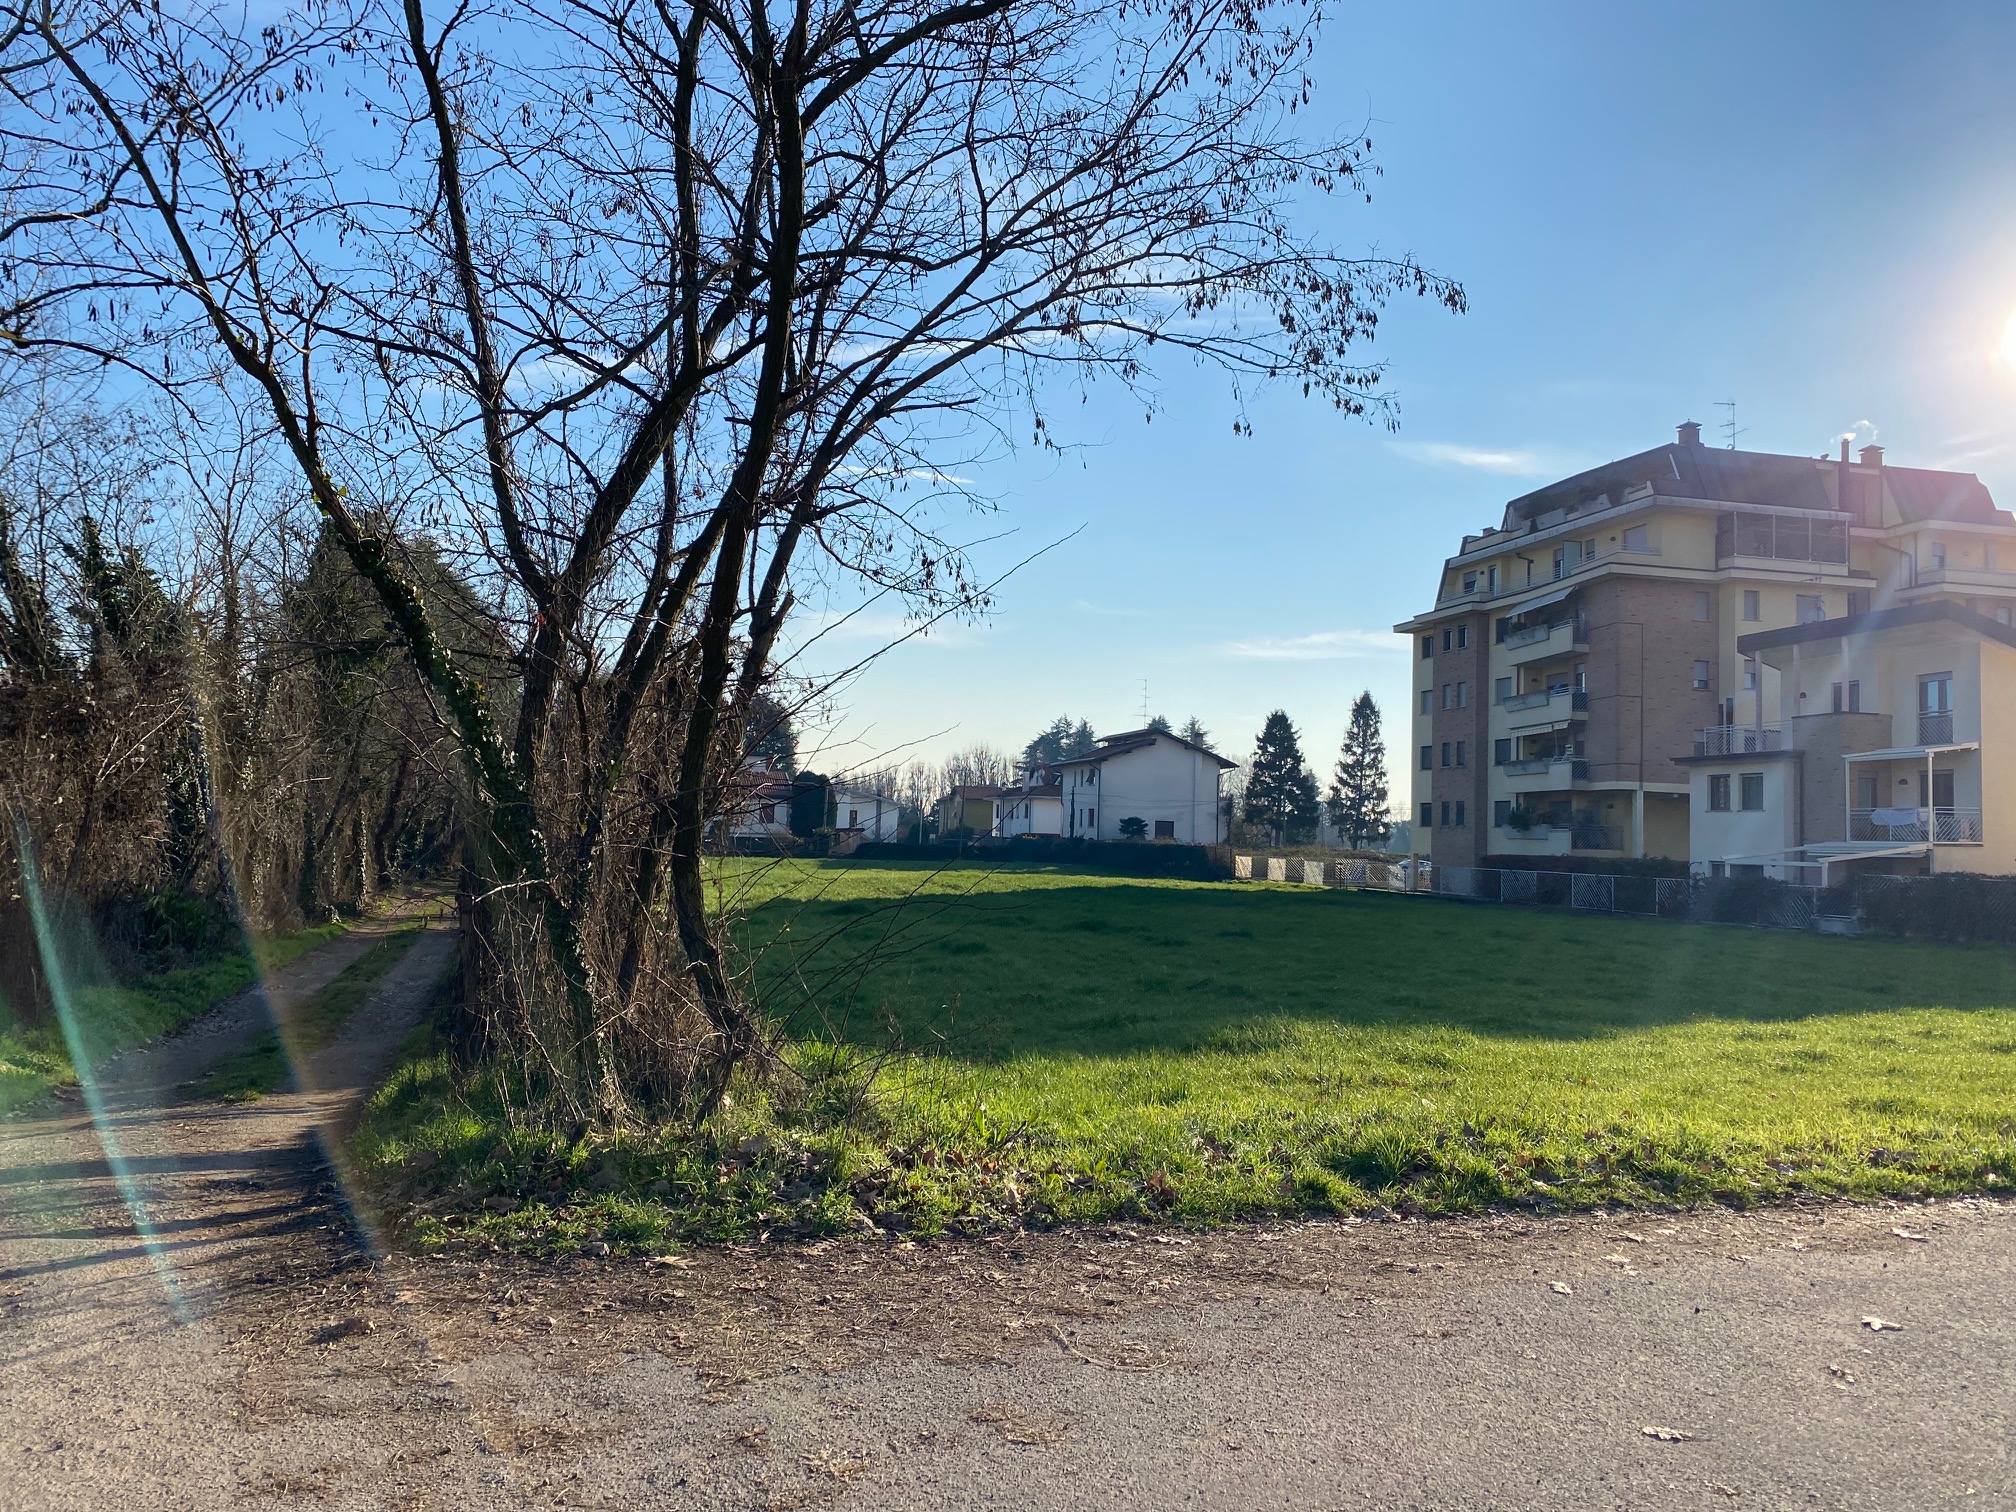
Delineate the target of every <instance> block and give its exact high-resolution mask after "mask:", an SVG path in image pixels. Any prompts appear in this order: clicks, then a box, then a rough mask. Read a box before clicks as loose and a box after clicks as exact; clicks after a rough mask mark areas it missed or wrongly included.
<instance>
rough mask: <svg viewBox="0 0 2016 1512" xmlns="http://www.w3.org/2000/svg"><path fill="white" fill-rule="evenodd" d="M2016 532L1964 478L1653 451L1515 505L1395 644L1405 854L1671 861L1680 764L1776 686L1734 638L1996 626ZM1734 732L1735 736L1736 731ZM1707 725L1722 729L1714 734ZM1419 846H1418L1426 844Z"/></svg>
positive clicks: (1819, 460)
mask: <svg viewBox="0 0 2016 1512" xmlns="http://www.w3.org/2000/svg"><path fill="white" fill-rule="evenodd" d="M2010 569H2016V518H2012V517H2011V516H2010V515H2009V514H2008V513H2007V512H2006V511H2003V510H1999V509H1997V508H1996V507H1995V505H1994V502H1993V501H1992V500H1991V499H1990V498H1989V496H1988V491H1987V490H1986V489H1985V488H1984V487H1983V486H1982V485H1981V483H1980V481H1979V480H1978V479H1976V478H1975V477H1974V476H1973V475H1971V474H1967V473H1951V472H1940V471H1933V470H1929V469H1923V468H1902V467H1895V466H1890V465H1888V464H1886V463H1885V461H1884V458H1883V452H1882V449H1881V448H1880V447H1875V446H1870V447H1865V448H1863V449H1862V451H1861V453H1860V455H1859V457H1858V458H1857V459H1856V460H1854V461H1851V460H1850V459H1849V454H1848V447H1847V444H1846V443H1845V442H1844V443H1843V444H1842V447H1841V452H1840V455H1839V456H1838V457H1832V458H1829V457H1796V456H1786V455H1780V454H1776V453H1767V452H1747V451H1734V450H1719V449H1713V448H1709V447H1707V446H1704V445H1703V444H1702V441H1701V429H1700V427H1699V426H1698V425H1695V424H1692V423H1691V422H1690V423H1689V424H1686V425H1682V426H1681V427H1680V430H1679V437H1678V439H1677V440H1676V441H1675V442H1674V443H1672V444H1671V445H1666V446H1660V447H1655V448H1654V449H1652V450H1651V451H1646V452H1641V453H1639V454H1637V455H1635V456H1631V457H1626V458H1624V459H1623V460H1621V461H1617V462H1612V463H1608V464H1606V465H1605V466H1602V467H1598V468H1592V469H1590V470H1589V471H1587V472H1584V473H1580V474H1577V475H1576V476H1575V477H1572V478H1568V479H1564V480H1562V481H1561V482H1559V483H1553V484H1550V485H1548V486H1547V487H1545V488H1542V489H1538V490H1536V491H1535V492H1533V493H1530V494H1526V495H1524V496H1522V497H1520V498H1517V499H1514V500H1512V501H1511V502H1510V503H1509V504H1507V505H1506V506H1505V510H1504V514H1503V516H1502V518H1501V520H1500V523H1499V524H1498V525H1497V526H1495V527H1492V528H1490V529H1487V530H1485V531H1483V532H1481V533H1479V534H1477V535H1473V536H1466V537H1465V538H1464V540H1463V545H1462V549H1461V550H1460V551H1459V552H1458V553H1457V554H1456V555H1455V556H1453V557H1451V558H1449V559H1448V560H1447V561H1446V562H1445V563H1444V565H1443V572H1442V580H1441V583H1440V585H1439V587H1438V590H1437V596H1436V603H1435V606H1434V608H1432V609H1430V610H1428V611H1426V612H1425V613H1422V614H1420V615H1417V616H1415V617H1414V618H1413V619H1411V620H1408V621H1406V622H1404V623H1402V624H1400V625H1397V626H1395V627H1394V628H1395V629H1396V630H1397V631H1399V632H1400V633H1402V634H1405V635H1407V636H1409V637H1410V649H1411V654H1412V661H1413V666H1414V679H1413V682H1414V687H1413V707H1412V711H1411V712H1412V716H1413V737H1414V738H1413V741H1412V749H1411V750H1410V752H1409V754H1410V755H1411V756H1412V757H1413V758H1414V760H1413V761H1412V762H1410V765H1412V766H1413V767H1414V768H1415V773H1414V800H1415V801H1414V806H1413V811H1412V814H1411V817H1412V818H1413V820H1414V821H1415V826H1416V828H1415V831H1414V843H1415V846H1416V848H1425V849H1426V850H1427V851H1428V852H1429V854H1431V855H1432V856H1433V858H1434V859H1435V860H1436V861H1437V862H1438V863H1442V864H1457V865H1462V864H1473V863H1475V862H1476V861H1477V860H1479V859H1480V858H1481V857H1483V856H1486V855H1499V856H1546V855H1570V854H1575V855H1587V856H1666V857H1673V858H1681V857H1688V856H1690V855H1691V854H1692V841H1691V838H1690V827H1689V826H1690V808H1691V803H1692V796H1691V795H1692V789H1693V784H1694V777H1695V775H1697V774H1695V773H1692V772H1690V770H1689V768H1690V766H1692V765H1693V763H1692V761H1691V759H1690V758H1691V757H1692V756H1693V754H1694V753H1695V752H1697V751H1698V750H1701V749H1702V748H1703V747H1704V746H1706V747H1708V748H1713V747H1714V746H1715V744H1716V742H1717V741H1721V742H1723V743H1724V745H1725V746H1726V744H1727V742H1729V741H1731V740H1734V741H1736V742H1737V749H1739V750H1740V749H1741V741H1742V739H1743V737H1742V735H1741V734H1740V733H1735V734H1732V733H1731V732H1740V731H1741V729H1742V727H1743V726H1744V724H1745V723H1746V721H1749V716H1748V715H1747V714H1746V713H1744V712H1741V711H1743V710H1744V709H1746V708H1747V707H1749V706H1753V705H1754V704H1755V703H1756V702H1757V701H1758V700H1760V699H1761V700H1762V702H1763V705H1764V706H1765V707H1766V708H1776V707H1778V704H1779V701H1780V699H1781V696H1782V686H1781V680H1782V677H1783V675H1784V674H1783V673H1782V672H1781V670H1780V669H1779V667H1778V666H1777V665H1776V663H1775V661H1774V660H1773V659H1772V658H1769V657H1760V656H1757V655H1755V654H1753V653H1751V652H1746V651H1745V650H1743V649H1742V648H1741V646H1740V644H1739V643H1740V642H1742V641H1744V639H1745V638H1746V637H1755V636H1760V635H1763V634H1766V633H1768V632H1771V631H1774V630H1782V629H1788V628H1792V627H1796V626H1802V625H1810V624H1816V623H1820V622H1824V621H1828V620H1835V619H1844V618H1849V617H1852V616H1855V615H1861V614H1866V613H1868V612H1870V611H1871V609H1872V608H1889V607H1896V606H1902V605H1908V604H1917V603H1924V602H1928V601H1944V602H1953V603H1958V604H1960V605H1962V606H1963V607H1966V608H1968V609H1970V610H1971V611H1972V612H1974V613H1976V614H1979V615H1981V616H1983V617H1985V618H1987V619H1989V620H1991V621H1994V622H1998V623H2003V624H2007V623H2008V622H2009V619H2010V614H2011V610H2012V608H2016V570H2010ZM1749 722H1753V723H1754V721H1749ZM1717 731H1719V732H1721V733H1720V734H1719V735H1718V734H1716V733H1714V732H1717ZM1423 842H1426V845H1425V847H1424V846H1423Z"/></svg>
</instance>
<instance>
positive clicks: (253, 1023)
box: [0, 921, 2016, 1512]
mask: <svg viewBox="0 0 2016 1512" xmlns="http://www.w3.org/2000/svg"><path fill="white" fill-rule="evenodd" d="M388 927H390V926H389V923H387V922H385V921H380V922H377V923H374V924H373V925H371V926H369V927H368V928H367V930H366V931H364V932H363V934H362V935H359V936H353V937H350V938H346V939H344V940H342V941H339V942H336V943H335V944H332V945H330V946H328V947H325V948H324V950H323V951H320V952H317V953H315V954H314V955H312V956H310V957H306V958H304V959H303V960H301V961H299V962H296V963H294V964H293V965H292V966H291V967H289V968H287V969H286V970H285V971H283V972H281V973H279V974H278V976H277V978H276V980H275V981H274V982H273V983H272V984H270V986H271V998H272V1002H273V1004H274V1011H277V1012H279V1013H281V1014H283V1015H284V1013H285V1011H286V1005H287V1003H288V1002H290V1001H299V1000H301V999H302V998H303V997H305V996H306V995H308V994H310V993H312V992H313V991H314V990H315V988H316V986H319V985H320V984H321V983H323V982H326V981H328V980H329V979H331V978H332V977H333V976H334V975H335V974H336V972H337V971H340V970H341V968H342V965H343V964H347V962H348V961H349V960H352V959H355V957H356V955H358V954H361V952H362V951H363V950H364V949H367V948H368V947H369V944H370V942H371V936H372V935H373V934H374V933H378V932H382V931H383V930H384V929H386V928H388ZM451 950H452V939H451V937H450V936H449V934H448V933H447V932H446V931H445V930H443V929H441V928H439V927H436V928H432V929H430V930H429V931H428V932H426V933H425V934H423V935H422V936H421V937H420V939H419V941H418V943H417V944H416V945H415V946H414V947H413V948H412V950H411V951H409V952H408V954H407V955H406V956H405V957H404V958H403V959H402V960H401V961H400V962H399V964H398V965H396V966H395V967H394V968H393V969H392V970H391V971H390V972H389V973H388V974H387V975H386V977H385V978H383V979H382V981H381V982H380V984H379V987H378V990H377V992H376V993H375V994H374V995H373V997H372V998H371V999H370V1000H369V1001H368V1002H367V1003H366V1004H365V1005H364V1007H363V1008H361V1009H360V1010H359V1012H358V1014H357V1015H356V1017H355V1018H354V1019H353V1020H352V1022H351V1024H350V1026H349V1028H348V1029H347V1030H346V1032H345V1034H344V1035H343V1036H342V1037H341V1038H340V1039H339V1040H338V1041H337V1042H336V1043H335V1044H333V1045H331V1046H330V1047H329V1049H328V1050H327V1051H325V1052H323V1053H322V1054H321V1055H319V1056H317V1057H316V1058H315V1059H314V1060H313V1062H312V1063H311V1065H310V1066H309V1067H308V1068H306V1069H305V1071H304V1074H303V1076H302V1080H303V1082H304V1085H305V1088H306V1090H303V1091H300V1092H296V1093H289V1094H284V1095H280V1096H275V1097H270V1098H267V1099H264V1100H262V1101H260V1102H257V1103H253V1104H250V1105H245V1106H240V1107H217V1106H205V1105H195V1104H190V1103H187V1102H184V1101H181V1100H179V1099H178V1097H177V1096H176V1094H175V1087H176V1086H177V1085H178V1084H179V1083H180V1082H181V1081H183V1080H186V1079H187V1078H188V1077H189V1076H191V1075H193V1074H194V1072H195V1071H196V1070H199V1069H200V1068H201V1066H202V1065H203V1064H207V1063H208V1061H209V1060H210V1059H212V1058H214V1056H215V1055H218V1054H222V1053H224V1052H225V1051H226V1050H228V1049H230V1048H235V1045H236V1044H238V1043H242V1042H243V1040H244V1039H245V1038H247V1037H249V1035H250V1034H252V1033H255V1032H257V1029H258V1028H259V1027H260V1026H261V1025H262V1024H263V1022H265V1018H264V1015H265V1013H266V1011H267V1010H266V1009H265V1007H264V1006H263V1005H262V1004H261V1003H260V1002H259V1001H258V1000H257V999H256V998H252V999H250V1000H248V1001H243V1002H235V1003H233V1004H231V1005H227V1007H226V1008H225V1009H223V1010H220V1013H219V1015H217V1016H216V1018H217V1021H216V1022H214V1023H207V1024H205V1025H203V1026H201V1027H200V1028H199V1029H198V1030H196V1031H195V1032H193V1033H191V1034H188V1035H185V1036H181V1037H178V1039H177V1040H175V1041H170V1042H168V1043H167V1044H165V1045H163V1046H162V1047H159V1048H158V1049H156V1050H154V1051H152V1052H149V1053H148V1054H146V1055H139V1056H133V1057H129V1058H128V1059H127V1060H126V1061H124V1062H122V1063H121V1065H120V1066H119V1067H118V1068H117V1070H116V1073H115V1075H114V1077H113V1085H112V1086H111V1087H110V1088H109V1089H108V1094H107V1095H108V1106H109V1113H108V1118H107V1125H108V1126H109V1131H110V1133H111V1135H112V1136H113V1137H114V1140H115V1142H116V1145H117V1147H118V1150H119V1152H120V1153H121V1154H122V1155H123V1175H124V1181H123V1183H122V1180H121V1175H122V1167H121V1164H120V1163H116V1162H113V1161H111V1160H108V1158H107V1155H106V1153H105V1149H104V1140H103V1139H102V1138H101V1136H100V1133H99V1132H98V1131H97V1130H96V1129H94V1126H93V1124H92V1121H91V1119H90V1118H89V1117H88V1116H87V1114H86V1113H85V1111H84V1110H83V1109H82V1108H81V1107H78V1106H74V1105H71V1106H66V1107H64V1108H62V1109H60V1110H59V1111H58V1112H57V1113H55V1114H54V1115H52V1116H47V1117H42V1118H37V1119H33V1120H29V1121H25V1122H17V1123H14V1124H10V1125H0V1506H5V1507H6V1508H8V1509H20V1512H29V1509H41V1508H101V1507H117V1508H155V1507H159V1508H181V1507H190V1508H197V1507H202V1508H214V1507H218V1506H223V1505H227V1504H228V1505H248V1506H258V1505H281V1506H295V1505H298V1506H303V1507H333V1508H410V1509H422V1508H455V1509H457V1512H464V1509H467V1512H476V1509H488V1508H493V1507H495V1508H507V1507H508V1508H518V1507H601V1508H689V1507H691V1508H716V1507H720V1508H765V1509H768V1508H792V1507H815V1506H817V1507H823V1506H834V1507H846V1508H855V1507H859V1508H871V1507H937V1506H945V1507H974V1508H980V1507H987V1508H1015V1509H1018V1512H1028V1509H1047V1508H1075V1507H1102V1508H1104V1507H1113V1506H1125V1507H1133V1506H1141V1507H1260V1506H1281V1507H1290V1506H1292V1507H1312V1508H1329V1507H1434V1508H1535V1509H1539V1508H1548V1509H1554V1508H1584V1507H1587V1508H1613V1507H1771V1508H1780V1507H1782V1508H1794V1507H1796V1508H1811V1507H1856V1508H1862V1507H1868V1508H1893V1507H1894V1508H1928V1507H1946V1506H1953V1507H1982V1506H2009V1505H2016V1467H2012V1465H2011V1463H2010V1451H2009V1445H2010V1424H2011V1422H2012V1421H2016V1309H2012V1307H2011V1305H2010V1304H2011V1301H2012V1300H2016V1245H2012V1244H2011V1239H2012V1238H2016V1209H2012V1208H2011V1207H2009V1206H2007V1205H2004V1204H1999V1203H1992V1202H1961V1203H1942V1204H1939V1205H1937V1206H1928V1207H1901V1206H1900V1207H1881V1208H1871V1207H1851V1206H1846V1205H1824V1206H1813V1207H1807V1208H1794V1209H1778V1210H1772V1211H1768V1212H1763V1213H1758V1214H1751V1215H1745V1214H1735V1213H1727V1212H1711V1213H1688V1214H1681V1213H1670V1214H1634V1215H1630V1216H1628V1217H1627V1216H1609V1215H1591V1216H1584V1217H1576V1218H1550V1219H1543V1218H1526V1217H1493V1218H1482V1219H1475V1220H1461V1221H1441V1222H1432V1223H1421V1222H1412V1221H1399V1220H1391V1221H1350V1222H1337V1223H1311V1224H1299V1225H1286V1226H1277V1227H1270V1228H1267V1229H1262V1230H1253V1229H1245V1230H1235V1231H1219V1232H1211V1233H1179V1232H1170V1231H1163V1230H1156V1229H1136V1228H1132V1227H1126V1226H1116V1227H1106V1228H1100V1229H1096V1230H1074V1231H1065V1232H1059V1233H1049V1234H1017V1235H1004V1236H999V1237H997V1238H994V1239H989V1240H984V1241H974V1240H966V1241H947V1242H944V1243H937V1244H931V1243H919V1242H915V1241H906V1240H898V1239H891V1238H887V1237H882V1238H875V1237H870V1238H864V1239H849V1240H846V1241H834V1242H829V1243H820V1244H800V1245H776V1246H769V1245H760V1246H745V1247H739V1248H727V1249H717V1250H705V1251H691V1252H687V1253H683V1254H680V1255H677V1256H667V1257H663V1258H661V1259H660V1260H657V1261H653V1262H649V1263H646V1262H640V1261H614V1260H607V1259H599V1258H591V1257H585V1256H584V1257H580V1258H577V1259H573V1260H569V1261H564V1262H561V1263H558V1264H551V1263H533V1262H527V1261H521V1260H514V1259H510V1258H508V1257H502V1256H481V1255H457V1256H446V1257H440V1258H433V1259H423V1258H417V1257H411V1256H403V1255H375V1254H374V1252H373V1249H372V1246H371V1243H370V1238H369V1233H370V1225H369V1224H368V1222H366V1221H363V1220H361V1219H360V1218H359V1217H358V1216H357V1215H356V1214H355V1213H353V1211H352V1210H351V1208H350V1206H349V1204H348V1202H347V1201H346V1198H345V1195H344V1194H345V1187H344V1183H343V1181H342V1180H341V1178H340V1175H339V1174H338V1170H337V1167H336V1166H335V1165H332V1164H331V1162H330V1161H329V1160H328V1158H327V1157H326V1155H325V1153H324V1150H325V1145H326V1141H325V1132H326V1131H327V1130H329V1129H330V1128H332V1127H334V1126H337V1125H340V1123H341V1122H342V1120H343V1119H344V1118H345V1117H346V1116H347V1115H348V1113H349V1112H350V1111H351V1110H352V1109H354V1107H355V1104H356V1101H357V1098H358V1097H359V1096H360V1095H361V1091H362V1089H363V1088H365V1087H366V1086H368V1085H369V1082H370V1079H371V1077H372V1076H373V1075H374V1074H375V1073H376V1072H377V1070H378V1068H379V1067H380V1066H382V1065H383V1064H384V1062H385V1060H386V1058H387V1057H388V1056H389V1055H390V1053H391V1051H392V1050H393V1049H394V1048H395V1047H396V1045H397V1044H398V1042H399V1040H400V1039H401V1038H402V1037H403V1035H404V1034H405V1033H406V1032H407V1030H408V1028H409V1027H410V1026H411V1025H412V1024H413V1023H414V1022H415V1021H416V1020H417V1018H418V1016H419V1014H420V1013H421V1012H422V1010H423V1009H424V1006H425V1003H426V1000H427V997H428V994H429V992H430V991H431V990H432V988H433V986H434V984H435V983H436V982H437V981H438V979H439V977H440V974H441V972H442V970H443V969H445V967H446V965H447V963H448V960H449V956H450V952H451ZM234 1026H235V1027H234ZM136 1214H137V1215H138V1218H137V1219H136ZM1871 1320H1873V1322H1872V1321H1871ZM1879 1325H1880V1326H1879ZM1892 1325H1896V1326H1892Z"/></svg>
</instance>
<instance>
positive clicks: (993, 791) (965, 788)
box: [939, 782, 1002, 803]
mask: <svg viewBox="0 0 2016 1512" xmlns="http://www.w3.org/2000/svg"><path fill="white" fill-rule="evenodd" d="M1001 791H1002V790H1001V789H1000V788H998V787H996V786H994V785H993V784H992V783H988V782H957V783H954V784H953V785H952V791H951V792H949V793H947V794H946V795H945V797H946V798H999V797H1000V796H1001ZM939 802H941V803H942V802H944V799H942V798H941V799H940V800H939Z"/></svg>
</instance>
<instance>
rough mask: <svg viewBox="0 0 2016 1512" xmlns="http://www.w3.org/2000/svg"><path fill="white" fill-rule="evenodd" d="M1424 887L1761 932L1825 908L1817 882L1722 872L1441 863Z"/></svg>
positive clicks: (1805, 923)
mask: <svg viewBox="0 0 2016 1512" xmlns="http://www.w3.org/2000/svg"><path fill="white" fill-rule="evenodd" d="M1429 890H1431V891H1433V892H1435V893H1436V894H1438V895H1439V896H1441V897H1445V898H1467V899H1469V900H1471V901H1472V902H1477V903H1511V904H1525V905H1527V906H1529V907H1536V908H1546V907H1552V908H1568V909H1573V910H1574V911H1575V912H1577V913H1607V914H1636V915H1639V916H1641V917H1644V918H1653V919H1695V920H1704V921H1706V920H1714V921H1717V922H1721V923H1729V924H1756V925H1760V926H1762V927H1764V928H1767V929H1812V928H1813V927H1814V925H1815V923H1816V921H1817V920H1818V919H1819V918H1820V917H1821V916H1822V913H1823V910H1822V908H1821V895H1820V889H1819V888H1817V887H1800V886H1796V885H1786V884H1780V883H1771V884H1767V885H1759V884H1757V883H1754V882H1746V881H1744V880H1743V879H1740V878H1728V877H1631V876H1618V875H1613V874H1611V873H1607V872H1545V871H1526V870H1523V869H1516V870H1515V869H1512V868H1504V867H1495V866H1441V867H1437V868H1436V869H1435V872H1434V875H1433V878H1432V880H1431V882H1430V886H1429Z"/></svg>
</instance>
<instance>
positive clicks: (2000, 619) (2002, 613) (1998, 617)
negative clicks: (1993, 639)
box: [1995, 604, 2009, 625]
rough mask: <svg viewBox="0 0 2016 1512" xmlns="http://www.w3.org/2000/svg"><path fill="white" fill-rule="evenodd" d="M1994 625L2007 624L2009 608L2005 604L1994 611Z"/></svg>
mask: <svg viewBox="0 0 2016 1512" xmlns="http://www.w3.org/2000/svg"><path fill="white" fill-rule="evenodd" d="M1995 623H1996V624H1998V625H2006V624H2008V623H2009V606H2008V605H2007V604H2004V605H2003V606H2002V607H2001V608H2000V609H1997V610H1996V611H1995Z"/></svg>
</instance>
